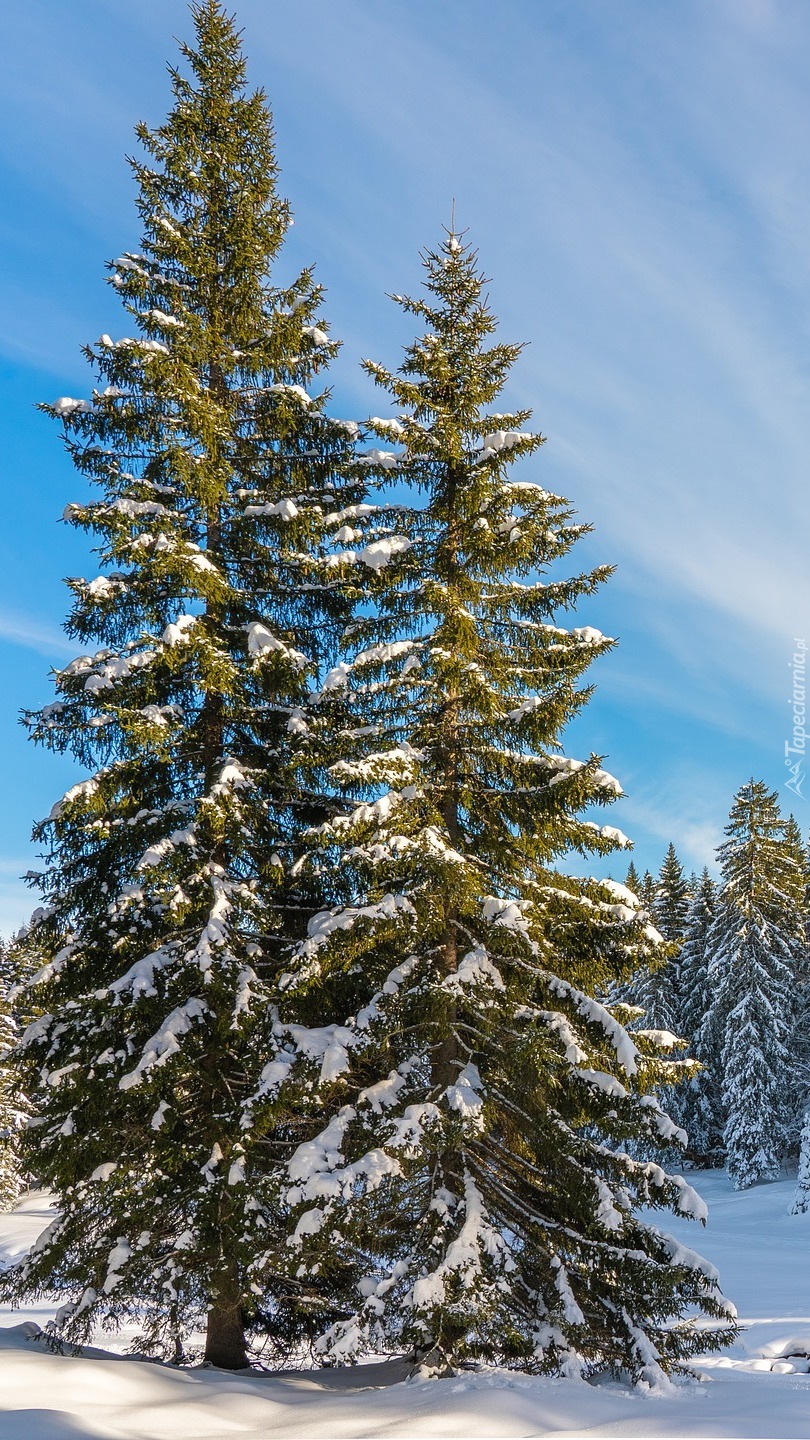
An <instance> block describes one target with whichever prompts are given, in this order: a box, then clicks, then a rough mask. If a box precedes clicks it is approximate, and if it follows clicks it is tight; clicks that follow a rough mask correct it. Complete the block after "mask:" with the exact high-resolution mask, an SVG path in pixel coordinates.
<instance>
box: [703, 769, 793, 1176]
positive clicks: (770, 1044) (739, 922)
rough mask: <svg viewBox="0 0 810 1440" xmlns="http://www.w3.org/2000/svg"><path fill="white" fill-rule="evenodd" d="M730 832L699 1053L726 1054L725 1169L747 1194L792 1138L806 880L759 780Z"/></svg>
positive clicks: (743, 797) (735, 813)
mask: <svg viewBox="0 0 810 1440" xmlns="http://www.w3.org/2000/svg"><path fill="white" fill-rule="evenodd" d="M725 833H726V835H727V837H728V838H727V839H726V840H725V841H724V843H723V844H722V845H721V846H720V848H719V851H718V857H719V860H720V868H721V872H722V877H723V879H722V885H721V887H720V893H719V896H718V901H717V913H716V916H715V919H714V922H713V924H712V927H711V931H710V934H709V939H708V947H707V948H708V956H709V970H708V989H709V993H710V996H711V1004H710V1006H709V1009H708V1010H707V1012H706V1016H705V1019H704V1024H703V1027H702V1031H701V1040H700V1046H701V1051H703V1052H704V1053H706V1054H710V1055H711V1054H716V1053H718V1052H719V1054H720V1068H721V1074H722V1088H723V1105H724V1110H725V1131H724V1139H725V1148H726V1165H727V1169H728V1173H729V1175H730V1177H731V1180H732V1183H733V1184H734V1185H735V1186H736V1187H737V1188H738V1189H744V1188H745V1187H746V1186H749V1185H753V1184H754V1183H755V1182H756V1181H757V1180H768V1179H771V1180H772V1179H775V1178H776V1177H777V1176H778V1174H779V1171H780V1166H781V1161H782V1156H783V1153H784V1150H785V1146H786V1143H787V1140H788V1136H789V1131H790V1087H789V1083H788V1070H789V1045H790V1039H791V1034H792V1029H793V1021H794V994H793V969H794V963H795V956H796V949H797V945H798V943H799V940H800V911H799V908H798V904H797V899H798V894H799V891H800V888H801V884H802V876H801V872H800V869H799V865H798V862H797V859H796V856H795V855H794V854H793V853H792V852H791V847H790V845H789V844H788V843H786V840H785V822H784V821H783V820H782V819H781V817H780V815H779V810H778V805H777V797H776V795H775V794H774V793H771V792H770V791H769V790H768V788H767V786H766V785H764V784H763V782H762V781H754V780H751V781H749V783H748V784H746V785H743V786H742V787H741V789H740V790H739V791H738V792H737V794H736V796H735V798H734V803H733V805H732V809H731V814H730V817H729V822H728V825H727V826H726V832H725ZM699 1053H700V1052H699Z"/></svg>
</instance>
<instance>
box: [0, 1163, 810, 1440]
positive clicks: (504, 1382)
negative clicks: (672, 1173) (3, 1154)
mask: <svg viewBox="0 0 810 1440" xmlns="http://www.w3.org/2000/svg"><path fill="white" fill-rule="evenodd" d="M689 1178H690V1180H691V1181H692V1182H693V1183H695V1184H696V1188H697V1189H698V1190H699V1191H700V1193H701V1195H702V1196H703V1197H704V1199H705V1200H706V1201H707V1203H708V1205H709V1223H708V1226H707V1228H706V1230H705V1231H701V1230H699V1229H698V1227H697V1226H696V1225H694V1224H691V1225H690V1224H689V1223H687V1222H686V1221H677V1220H673V1221H672V1223H671V1224H670V1225H666V1227H665V1228H668V1229H670V1230H671V1232H672V1233H673V1234H674V1235H676V1236H677V1238H678V1239H679V1240H681V1241H682V1242H683V1243H685V1244H688V1245H691V1246H692V1247H693V1248H695V1249H699V1250H701V1251H702V1253H704V1254H705V1255H706V1256H708V1258H709V1259H710V1260H712V1261H713V1262H714V1263H715V1264H716V1265H717V1266H718V1268H719V1270H720V1274H721V1277H722V1280H723V1286H724V1289H725V1292H726V1294H727V1295H728V1296H729V1297H730V1298H731V1299H732V1300H733V1301H734V1302H735V1304H736V1305H737V1308H738V1310H739V1313H740V1318H741V1320H742V1322H743V1324H744V1326H745V1330H744V1332H743V1334H742V1335H741V1337H740V1339H739V1341H738V1342H737V1344H736V1346H735V1347H734V1349H733V1350H732V1351H730V1352H727V1353H726V1354H723V1355H716V1356H709V1357H706V1358H705V1359H704V1360H703V1361H702V1362H701V1364H700V1372H701V1376H702V1379H701V1381H685V1382H679V1383H678V1384H677V1386H675V1387H674V1388H673V1391H672V1393H671V1394H667V1395H650V1394H644V1393H638V1392H635V1393H634V1392H631V1391H630V1390H628V1389H627V1388H626V1387H625V1386H622V1385H620V1384H615V1383H610V1384H601V1385H595V1386H594V1385H587V1384H584V1383H582V1382H578V1381H570V1380H546V1379H536V1378H533V1377H529V1376H521V1375H515V1374H510V1373H507V1372H504V1371H492V1370H490V1371H486V1372H483V1373H478V1374H467V1375H463V1376H459V1377H458V1378H455V1379H450V1380H438V1381H420V1380H406V1379H405V1377H404V1367H403V1366H401V1365H400V1364H399V1363H398V1362H385V1363H383V1364H380V1365H364V1366H357V1367H356V1368H354V1369H344V1370H328V1371H309V1372H301V1371H299V1372H296V1373H288V1374H284V1375H258V1374H252V1375H231V1374H227V1373H225V1372H223V1371H215V1370H203V1369H194V1370H179V1371H178V1370H173V1369H170V1368H168V1367H166V1366H162V1365H156V1364H150V1363H148V1362H145V1361H140V1360H132V1359H126V1358H124V1357H123V1356H122V1355H121V1354H118V1353H115V1352H114V1351H113V1350H111V1349H110V1348H109V1343H110V1338H111V1337H104V1336H102V1337H101V1343H102V1344H104V1345H105V1346H107V1348H105V1349H88V1350H86V1351H85V1353H84V1354H83V1355H81V1356H79V1357H71V1356H67V1355H64V1356H61V1355H54V1354H51V1353H50V1351H48V1350H47V1348H45V1347H44V1346H43V1345H42V1342H41V1340H38V1339H37V1328H36V1327H37V1326H42V1325H44V1324H46V1323H47V1320H48V1319H49V1318H50V1315H51V1314H52V1313H53V1312H52V1310H49V1309H48V1308H45V1307H43V1308H36V1307H31V1308H29V1309H26V1310H24V1311H10V1310H8V1309H6V1310H0V1440H81V1437H87V1440H90V1437H94V1440H95V1437H103V1440H119V1437H121V1440H124V1437H125V1440H226V1437H227V1440H240V1437H241V1440H267V1437H268V1436H271V1435H272V1436H273V1437H274V1440H298V1437H301V1440H305V1437H306V1440H327V1437H328V1440H348V1437H377V1436H379V1437H392V1440H394V1437H405V1436H419V1437H421V1436H448V1437H450V1436H453V1437H458V1440H466V1437H481V1436H552V1435H553V1436H558V1437H560V1440H563V1437H574V1436H585V1435H587V1436H600V1435H605V1436H608V1435H610V1436H628V1437H631V1436H634V1437H635V1436H639V1437H641V1436H696V1437H699V1436H729V1437H739V1440H753V1437H771V1436H772V1437H794V1436H806V1437H810V1214H808V1215H799V1216H789V1215H788V1214H787V1207H788V1204H789V1201H790V1198H791V1196H792V1194H793V1189H794V1182H793V1181H792V1180H791V1181H788V1180H784V1181H779V1182H777V1183H776V1184H772V1185H759V1186H756V1187H755V1188H754V1189H752V1190H748V1191H743V1192H742V1193H735V1192H734V1191H733V1190H732V1189H731V1187H730V1185H729V1183H728V1180H727V1179H726V1176H725V1175H724V1174H723V1173H722V1172H719V1171H705V1172H702V1173H699V1174H698V1175H697V1176H696V1177H695V1176H690V1177H689ZM51 1216H52V1211H50V1210H49V1208H48V1201H47V1196H45V1195H43V1194H34V1195H31V1196H29V1197H28V1198H27V1199H26V1200H24V1201H23V1202H22V1204H21V1205H20V1206H19V1207H18V1209H17V1210H15V1211H14V1212H13V1213H11V1214H7V1215H0V1262H1V1261H2V1260H4V1259H5V1260H6V1261H7V1260H10V1259H12V1258H14V1257H15V1256H17V1255H20V1254H22V1253H23V1252H24V1251H25V1250H26V1249H27V1248H28V1247H29V1246H30V1245H31V1244H32V1243H33V1241H34V1240H35V1238H36V1236H37V1235H38V1234H39V1232H40V1230H42V1229H43V1228H44V1226H45V1225H46V1224H47V1223H48V1221H49V1219H50V1218H51ZM659 1218H660V1217H659ZM121 1338H122V1337H112V1339H113V1343H114V1344H120V1343H121ZM124 1339H125V1337H124Z"/></svg>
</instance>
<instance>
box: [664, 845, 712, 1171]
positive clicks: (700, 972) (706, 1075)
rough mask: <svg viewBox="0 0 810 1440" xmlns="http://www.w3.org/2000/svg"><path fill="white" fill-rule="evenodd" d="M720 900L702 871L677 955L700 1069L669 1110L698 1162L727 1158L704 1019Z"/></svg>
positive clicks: (685, 1028) (683, 1012)
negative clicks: (713, 927)
mask: <svg viewBox="0 0 810 1440" xmlns="http://www.w3.org/2000/svg"><path fill="white" fill-rule="evenodd" d="M716 903H717V887H716V885H715V883H714V881H713V880H712V878H711V876H710V875H709V872H708V870H706V869H704V871H703V874H702V875H701V876H700V878H699V880H698V883H697V885H696V886H695V892H694V896H693V899H692V901H691V904H690V907H689V914H688V916H687V920H686V926H685V933H684V940H683V945H682V946H681V951H680V954H679V957H678V962H679V986H680V993H681V1008H680V1022H679V1023H680V1033H681V1034H682V1035H683V1036H684V1038H685V1039H686V1040H687V1041H688V1042H689V1054H690V1055H691V1056H694V1058H695V1059H697V1060H699V1062H700V1065H701V1069H700V1070H699V1071H698V1072H697V1073H696V1074H694V1075H692V1076H691V1077H690V1078H689V1080H688V1081H686V1082H685V1083H684V1084H683V1085H681V1086H679V1087H678V1088H677V1090H675V1091H674V1092H673V1096H672V1103H671V1109H670V1113H671V1114H672V1117H673V1119H676V1120H677V1122H678V1124H679V1125H681V1126H682V1127H683V1129H684V1130H685V1131H686V1133H687V1135H688V1136H689V1145H688V1149H687V1153H688V1154H689V1156H690V1158H691V1159H692V1160H694V1161H696V1162H697V1163H698V1164H701V1165H707V1164H717V1163H718V1161H719V1160H721V1159H722V1157H723V1123H724V1122H723V1104H722V1073H721V1069H720V1050H719V1048H715V1049H714V1050H708V1049H704V1047H703V1044H702V1042H701V1035H702V1030H703V1021H704V1017H705V1015H706V1012H707V1010H708V1008H709V1005H710V1002H711V995H710V992H709V985H708V958H707V946H708V938H709V931H710V929H711V925H712V920H713V918H714V914H715V909H716Z"/></svg>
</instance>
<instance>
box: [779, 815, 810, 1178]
mask: <svg viewBox="0 0 810 1440" xmlns="http://www.w3.org/2000/svg"><path fill="white" fill-rule="evenodd" d="M785 845H786V847H787V851H788V854H789V855H790V856H791V857H792V858H793V860H794V861H795V864H796V877H797V879H796V885H795V886H794V887H793V888H792V890H791V898H792V899H793V902H794V903H795V906H796V910H797V921H798V924H797V932H798V933H797V936H796V944H795V951H794V960H793V1001H794V1022H793V1034H792V1036H791V1040H790V1052H791V1067H790V1068H791V1107H792V1110H793V1119H792V1130H793V1134H792V1136H791V1139H790V1141H789V1148H790V1150H791V1151H794V1152H796V1153H797V1152H798V1150H799V1146H800V1137H801V1134H802V1130H803V1128H804V1119H805V1114H806V1112H807V1110H808V1108H809V1107H810V856H808V853H807V849H806V848H805V846H804V844H803V842H802V834H801V830H800V829H799V825H798V823H797V820H796V817H795V815H789V816H788V818H787V820H786V822H785Z"/></svg>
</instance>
